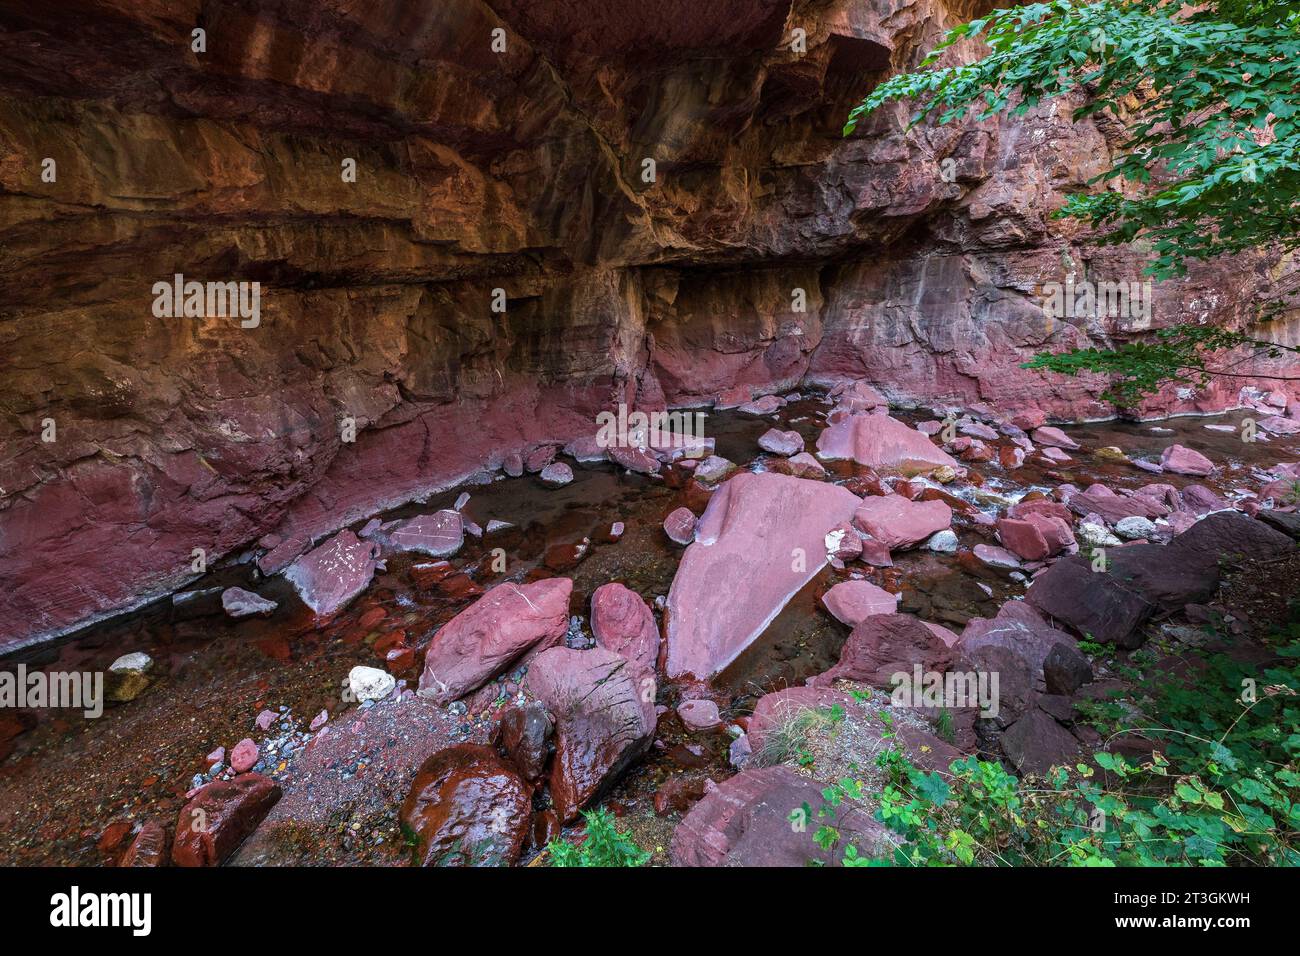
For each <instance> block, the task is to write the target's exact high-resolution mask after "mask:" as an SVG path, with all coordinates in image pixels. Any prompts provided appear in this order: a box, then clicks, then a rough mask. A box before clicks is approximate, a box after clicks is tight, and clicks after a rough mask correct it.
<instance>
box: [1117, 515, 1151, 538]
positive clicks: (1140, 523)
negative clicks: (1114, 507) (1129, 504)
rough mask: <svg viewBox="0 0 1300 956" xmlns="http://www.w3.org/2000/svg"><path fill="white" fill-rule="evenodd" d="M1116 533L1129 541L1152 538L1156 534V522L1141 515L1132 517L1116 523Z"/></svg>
mask: <svg viewBox="0 0 1300 956" xmlns="http://www.w3.org/2000/svg"><path fill="white" fill-rule="evenodd" d="M1115 532H1116V534H1118V535H1119V536H1120V537H1121V538H1124V539H1125V540H1127V541H1134V540H1136V539H1138V538H1148V539H1149V538H1151V537H1152V536H1153V535H1154V534H1155V533H1156V526H1155V522H1153V521H1151V520H1150V519H1147V518H1143V517H1142V516H1141V515H1130V516H1129V517H1127V518H1120V519H1119V520H1118V521H1116V522H1115Z"/></svg>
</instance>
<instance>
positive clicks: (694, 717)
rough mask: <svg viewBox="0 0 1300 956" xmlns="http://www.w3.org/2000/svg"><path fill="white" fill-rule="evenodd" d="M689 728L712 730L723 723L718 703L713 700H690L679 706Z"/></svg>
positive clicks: (681, 715) (683, 720)
mask: <svg viewBox="0 0 1300 956" xmlns="http://www.w3.org/2000/svg"><path fill="white" fill-rule="evenodd" d="M677 716H678V717H680V718H681V719H682V723H683V724H685V725H686V729H687V730H712V729H713V728H714V727H717V726H718V725H720V724H721V723H722V717H721V715H720V714H719V713H718V705H717V704H715V703H714V702H713V701H711V700H688V701H685V702H683V703H682V704H680V705H679V706H678V708H677Z"/></svg>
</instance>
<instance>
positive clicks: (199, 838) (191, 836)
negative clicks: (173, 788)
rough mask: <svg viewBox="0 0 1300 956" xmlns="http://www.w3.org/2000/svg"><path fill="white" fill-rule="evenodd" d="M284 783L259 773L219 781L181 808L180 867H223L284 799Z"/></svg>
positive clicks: (175, 855) (176, 858) (176, 853)
mask: <svg viewBox="0 0 1300 956" xmlns="http://www.w3.org/2000/svg"><path fill="white" fill-rule="evenodd" d="M280 793H281V791H280V785H279V784H277V783H276V782H275V781H273V780H271V779H269V778H267V777H263V776H262V775H261V774H257V773H245V774H240V775H239V776H238V777H235V778H234V779H233V780H217V781H214V782H213V783H210V784H208V785H207V786H205V787H203V788H202V789H200V790H199V792H198V793H196V794H195V795H194V798H193V799H192V800H190V802H189V803H187V804H185V806H184V807H183V808H182V809H181V813H180V817H179V818H178V819H177V821H176V833H175V835H174V837H173V839H172V862H173V863H175V864H176V865H177V866H220V865H221V864H222V863H224V862H225V861H226V860H227V859H229V857H230V855H231V854H232V853H234V852H235V851H236V850H237V849H239V845H240V844H241V843H243V842H244V840H245V839H247V838H248V835H249V834H250V833H252V832H253V831H254V830H256V829H257V825H258V824H259V823H261V822H262V818H263V817H265V816H266V815H267V814H268V813H270V812H271V808H272V807H273V806H275V804H276V801H278V800H279V799H280Z"/></svg>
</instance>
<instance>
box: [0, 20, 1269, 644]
mask: <svg viewBox="0 0 1300 956" xmlns="http://www.w3.org/2000/svg"><path fill="white" fill-rule="evenodd" d="M981 6H986V5H985V4H981V3H978V2H971V0H966V2H955V0H952V2H946V0H823V2H793V3H792V2H791V0H711V2H708V3H702V2H699V0H660V2H657V3H641V2H632V0H611V2H600V3H596V2H592V0H439V2H437V3H423V2H414V0H369V2H366V3H355V2H351V0H60V2H57V3H42V4H32V3H17V2H14V3H3V4H0V28H2V31H0V230H2V233H3V234H2V235H0V264H2V269H0V377H2V381H3V388H2V389H0V441H2V442H3V449H2V450H0V580H2V581H3V582H4V585H5V586H4V588H3V593H0V648H3V647H6V646H13V645H14V644H16V643H20V642H26V641H31V640H36V639H40V638H43V637H48V636H52V635H55V634H58V633H61V632H64V631H67V630H69V629H72V628H74V627H76V626H79V625H81V624H84V623H86V622H87V621H90V620H93V619H94V618H95V617H96V616H99V615H103V614H106V613H111V612H115V611H119V610H122V609H124V608H127V607H130V606H132V605H133V604H136V603H139V602H140V601H142V600H145V599H147V598H149V597H152V596H158V595H161V594H165V593H166V592H167V591H169V590H171V589H173V588H175V587H177V586H179V585H181V584H183V583H184V582H185V581H187V580H189V579H191V578H192V577H193V572H192V571H191V555H192V551H193V549H195V548H202V549H204V550H205V552H206V553H207V554H208V556H209V560H213V561H215V560H217V559H219V558H220V557H221V556H226V555H231V554H233V553H236V552H238V551H239V550H241V549H245V548H247V547H249V546H253V545H256V546H257V547H258V548H259V549H260V550H259V552H258V554H259V559H260V561H261V563H262V566H263V567H264V568H265V569H266V570H268V571H271V570H275V569H278V568H280V567H282V566H283V565H284V564H285V563H286V562H287V561H288V560H290V559H292V557H293V556H294V555H295V554H296V553H297V552H298V551H300V550H301V549H302V548H304V547H305V546H306V545H307V544H308V543H309V542H311V541H312V540H313V539H315V538H317V537H319V536H320V535H322V534H324V533H326V532H328V531H330V530H333V529H335V528H338V527H340V526H341V525H343V524H345V523H347V522H349V521H351V520H354V519H356V518H358V517H361V516H362V515H365V514H367V513H370V512H372V511H374V510H375V509H376V508H378V507H381V506H385V505H392V504H396V503H398V502H401V501H405V500H409V499H411V498H413V497H416V496H419V495H421V494H425V493H427V492H429V491H430V490H432V489H435V488H439V487H443V486H446V485H447V484H449V483H451V482H454V481H455V480H457V479H459V478H461V477H463V476H466V475H468V474H471V473H473V472H476V471H479V470H483V469H490V468H493V467H495V466H496V465H498V464H499V462H500V461H501V458H502V456H503V455H504V454H505V453H506V452H508V451H510V450H512V449H515V448H519V447H521V446H524V445H527V444H529V443H530V442H535V441H538V440H541V439H547V438H568V437H571V436H574V435H577V434H581V433H590V432H591V431H592V425H593V419H594V415H595V413H596V411H597V410H599V409H602V408H607V407H610V406H611V405H612V404H615V403H617V402H620V401H627V402H635V403H639V404H641V405H643V406H650V405H659V404H662V403H667V404H683V403H699V402H707V401H710V400H712V399H713V398H714V397H715V396H716V395H717V394H718V393H719V392H720V391H721V390H722V389H725V388H728V387H732V386H735V385H737V384H739V385H744V386H752V387H753V389H754V390H755V391H763V390H771V389H774V388H778V387H786V386H790V385H795V384H797V383H799V382H801V381H807V382H811V383H818V382H830V381H834V380H837V379H841V378H845V377H855V378H856V377H865V378H867V379H869V380H870V381H871V382H872V383H874V384H875V385H876V386H877V387H878V388H879V389H880V390H881V391H883V392H884V393H885V394H887V395H888V396H890V397H891V398H893V399H896V400H900V401H909V400H912V401H921V400H930V401H935V402H964V403H970V402H973V401H985V402H990V403H995V404H999V405H1001V406H1003V407H1016V406H1031V405H1033V406H1038V407H1041V408H1044V409H1046V410H1048V411H1050V412H1052V413H1053V414H1057V415H1061V416H1081V415H1102V414H1106V413H1107V411H1108V410H1107V408H1106V407H1105V406H1103V405H1101V404H1100V403H1099V402H1098V401H1097V400H1096V392H1097V390H1098V385H1097V383H1095V382H1081V381H1075V380H1061V379H1054V380H1052V381H1047V380H1045V379H1044V378H1042V377H1040V376H1038V375H1035V374H1032V373H1028V372H1024V371H1022V370H1020V369H1019V368H1017V364H1018V362H1020V361H1023V360H1024V359H1025V358H1026V357H1027V356H1029V355H1030V354H1032V353H1033V352H1034V351H1035V350H1037V349H1039V348H1042V347H1044V346H1060V347H1067V346H1069V345H1071V344H1075V343H1077V342H1080V341H1083V340H1084V339H1085V338H1086V337H1087V336H1089V335H1092V336H1103V335H1106V334H1109V333H1116V332H1118V333H1121V334H1122V333H1125V332H1129V331H1141V330H1140V329H1136V330H1134V329H1124V328H1113V327H1109V328H1108V327H1101V326H1098V327H1087V326H1086V325H1084V324H1083V323H1068V322H1054V321H1051V320H1049V319H1048V318H1047V317H1046V316H1045V315H1044V313H1043V309H1042V305H1041V301H1042V300H1041V295H1040V290H1041V286H1042V284H1043V283H1044V282H1048V281H1061V280H1063V279H1064V277H1065V276H1066V274H1067V273H1076V274H1078V275H1080V276H1089V275H1090V276H1096V277H1100V278H1103V279H1115V280H1120V279H1137V278H1138V270H1139V268H1140V263H1141V257H1140V256H1139V255H1137V254H1135V253H1133V252H1132V251H1128V250H1107V251H1104V252H1098V251H1096V250H1092V249H1088V248H1086V247H1085V246H1083V245H1082V244H1081V243H1080V236H1079V235H1078V234H1077V230H1076V229H1075V227H1073V226H1070V225H1067V224H1061V223H1058V222H1053V221H1050V220H1049V218H1048V216H1049V214H1050V212H1051V211H1052V210H1053V209H1054V208H1056V207H1057V206H1058V205H1059V204H1060V202H1061V201H1062V197H1063V195H1064V193H1066V192H1068V191H1070V190H1077V189H1081V188H1084V183H1085V182H1086V180H1087V179H1088V178H1089V177H1091V176H1092V175H1094V174H1095V173H1096V172H1098V171H1099V170H1100V169H1101V168H1103V166H1104V165H1105V164H1106V161H1107V155H1108V151H1109V149H1110V146H1109V141H1108V133H1111V132H1112V131H1109V130H1107V129H1105V128H1102V127H1099V126H1096V125H1094V124H1092V123H1086V124H1079V125H1071V123H1070V122H1069V120H1068V110H1067V109H1066V108H1064V107H1061V106H1052V107H1049V108H1047V109H1045V110H1042V111H1039V112H1036V113H1034V114H1031V115H1030V116H1029V117H1027V118H1025V119H1023V120H1020V121H1016V122H1010V121H1006V122H1001V123H999V122H986V123H982V124H979V125H968V126H965V127H951V128H944V129H940V130H933V129H925V128H923V129H919V130H916V131H913V132H911V133H904V131H903V127H904V125H905V121H906V118H907V117H906V114H905V113H904V112H903V111H902V110H899V111H895V112H891V113H889V114H887V115H881V116H879V117H876V118H875V119H873V120H872V121H871V122H870V123H869V124H866V125H865V126H863V127H861V128H860V129H859V130H858V132H857V133H856V134H855V135H854V136H853V137H851V138H848V139H844V138H842V137H841V135H840V127H841V125H842V123H843V121H844V119H845V116H846V114H847V112H848V110H849V108H850V107H851V106H852V105H853V104H854V103H855V102H856V100H857V99H858V98H859V97H860V96H861V95H863V94H864V93H865V92H866V91H867V90H868V89H870V87H871V86H872V84H873V83H875V82H878V81H879V79H881V78H882V77H884V76H887V75H889V74H890V73H892V72H897V71H899V70H904V69H907V68H909V67H911V66H914V65H915V64H916V63H917V62H918V61H919V59H920V57H921V56H922V55H924V53H925V51H927V50H928V49H929V48H930V47H931V46H932V45H933V43H934V41H935V40H936V39H937V37H938V36H939V35H940V34H941V32H942V30H943V28H944V27H945V26H950V25H952V24H953V23H955V22H957V21H958V20H959V19H961V18H965V17H970V16H974V15H976V13H977V12H978V9H979V8H980V7H981ZM196 28H197V29H202V30H203V31H204V35H203V36H204V41H205V42H204V49H203V50H202V51H201V52H196V50H195V49H194V41H193V34H192V31H194V30H195V29H196ZM796 30H802V31H804V32H805V34H806V51H804V52H800V51H796V50H794V49H792V48H791V46H792V41H793V40H794V39H795V37H796V36H797V34H796V32H795V31H796ZM498 31H499V32H498ZM494 40H495V41H497V47H499V46H500V45H501V41H504V51H499V50H497V49H494ZM967 55H969V51H967ZM46 159H52V160H53V161H54V164H55V165H54V167H53V168H54V170H55V172H56V175H55V176H53V177H48V176H43V172H44V171H45V170H46V169H47V168H48V164H46V163H45V162H44V161H45V160H46ZM348 159H351V160H355V166H356V177H355V180H356V181H355V182H345V181H344V177H343V176H342V174H341V171H342V168H343V167H342V164H343V163H344V161H345V160H348ZM646 160H653V161H654V167H655V169H654V172H655V175H654V180H653V181H652V182H647V181H645V180H646V177H645V176H644V175H643V173H644V172H645V168H646ZM51 178H52V181H50V179H51ZM1282 271H1283V265H1282V264H1279V263H1276V262H1272V261H1268V260H1266V259H1264V258H1263V257H1261V258H1259V259H1258V260H1251V261H1249V262H1242V263H1234V264H1232V265H1231V266H1229V265H1226V264H1218V265H1212V266H1206V267H1202V268H1200V269H1197V270H1195V271H1194V273H1193V274H1192V275H1191V276H1190V277H1189V278H1188V279H1187V280H1185V281H1181V282H1178V283H1171V284H1168V285H1167V286H1164V287H1162V288H1161V289H1159V290H1158V293H1157V300H1156V303H1155V308H1154V310H1153V316H1154V318H1153V323H1154V325H1156V326H1158V325H1162V324H1170V323H1173V322H1177V321H1186V320H1187V319H1188V317H1195V318H1197V319H1204V320H1208V321H1216V322H1226V323H1238V322H1241V321H1243V320H1244V319H1245V317H1246V316H1247V315H1248V312H1249V306H1250V303H1251V301H1252V300H1253V299H1254V298H1255V297H1256V296H1258V295H1261V294H1266V293H1267V292H1268V291H1269V290H1270V287H1271V284H1272V283H1273V282H1274V281H1275V280H1276V279H1277V278H1278V277H1279V276H1280V275H1281V274H1282ZM175 273H182V274H183V275H184V276H185V277H186V279H190V280H199V281H208V280H211V281H222V282H226V281H248V282H252V281H257V282H259V283H261V290H262V298H261V320H260V324H259V325H258V326H257V327H256V328H241V327H240V324H239V322H238V321H237V320H233V319H220V318H211V319H208V318H158V317H155V315H154V311H153V302H154V293H153V292H152V291H151V290H152V288H153V284H154V283H155V282H158V281H167V280H170V279H171V277H172V276H173V275H174V274H175ZM496 289H501V290H504V291H503V294H504V297H505V302H506V309H505V311H504V313H502V312H496V311H493V309H492V302H493V295H494V290H496ZM795 290H802V294H803V299H804V301H805V303H806V305H805V308H804V309H803V310H802V311H800V310H798V309H797V308H796V306H795V299H796V298H797V295H796V293H795ZM1286 334H1292V335H1294V328H1292V329H1291V331H1290V332H1287V333H1286ZM1232 399H1233V396H1231V395H1226V394H1219V393H1212V394H1209V395H1203V396H1195V397H1193V398H1191V399H1184V400H1181V406H1182V407H1186V406H1187V405H1188V404H1189V403H1191V404H1196V403H1199V405H1200V406H1201V407H1212V406H1213V405H1214V404H1215V403H1219V404H1223V403H1231V401H1232ZM1179 402H1180V400H1179V399H1177V398H1176V397H1174V398H1171V399H1170V400H1169V402H1168V403H1166V407H1173V405H1174V404H1178V403H1179ZM345 419H352V420H354V421H355V423H356V429H357V439H356V441H355V442H354V443H345V442H343V441H341V440H340V436H341V424H342V423H343V421H344V420H345ZM51 420H52V421H53V423H54V428H55V434H54V437H55V440H54V441H43V440H42V434H43V432H46V431H47V429H48V422H49V421H51Z"/></svg>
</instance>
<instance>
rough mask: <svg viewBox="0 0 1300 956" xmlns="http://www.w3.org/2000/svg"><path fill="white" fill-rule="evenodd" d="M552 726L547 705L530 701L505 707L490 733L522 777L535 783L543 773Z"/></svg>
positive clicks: (502, 753) (494, 742)
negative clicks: (498, 721)
mask: <svg viewBox="0 0 1300 956" xmlns="http://www.w3.org/2000/svg"><path fill="white" fill-rule="evenodd" d="M554 729H555V727H554V725H553V724H552V722H551V716H550V714H548V713H547V712H546V708H545V707H543V706H542V705H541V704H538V703H536V702H531V701H530V702H529V703H526V704H523V705H516V706H511V707H509V708H507V710H506V712H505V713H504V714H502V715H501V722H500V723H499V724H497V726H496V729H495V730H494V731H493V733H492V743H493V745H494V746H495V747H496V748H497V750H498V751H499V752H500V753H501V756H503V757H505V758H506V759H507V760H509V761H510V763H511V764H513V765H514V767H515V768H516V769H517V770H518V771H519V773H520V774H522V775H523V778H524V779H525V780H527V781H528V782H529V783H536V782H537V781H538V780H541V779H542V775H543V774H544V773H545V772H546V762H547V760H549V759H550V755H551V734H552V732H553V731H554Z"/></svg>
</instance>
